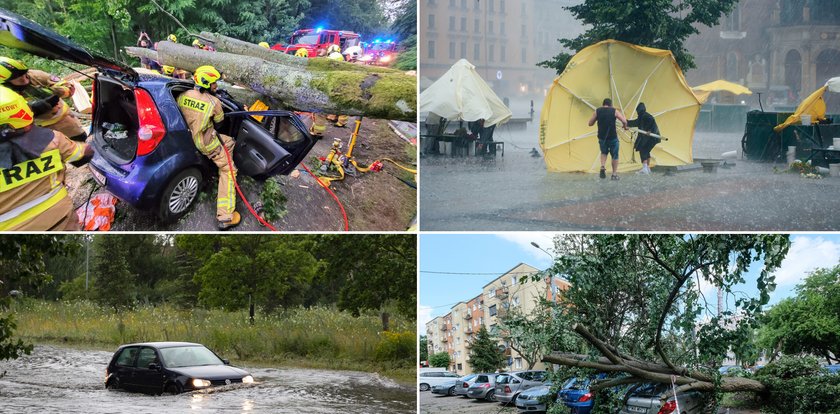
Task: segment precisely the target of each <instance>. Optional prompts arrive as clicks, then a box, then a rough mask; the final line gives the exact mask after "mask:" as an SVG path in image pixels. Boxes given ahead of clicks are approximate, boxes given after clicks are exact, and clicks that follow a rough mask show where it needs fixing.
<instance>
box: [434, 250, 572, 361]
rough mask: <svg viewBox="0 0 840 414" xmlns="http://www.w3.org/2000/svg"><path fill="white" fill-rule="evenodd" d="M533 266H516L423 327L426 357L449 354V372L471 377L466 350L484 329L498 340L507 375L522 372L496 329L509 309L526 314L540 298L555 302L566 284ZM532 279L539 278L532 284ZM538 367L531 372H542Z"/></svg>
mask: <svg viewBox="0 0 840 414" xmlns="http://www.w3.org/2000/svg"><path fill="white" fill-rule="evenodd" d="M541 273H542V272H541V271H540V270H539V269H537V268H535V267H533V266H530V265H527V264H525V263H520V264H518V265H516V266H514V267H513V268H512V269H510V270H509V271H507V272H505V273H504V274H502V275H501V276H499V277H498V278H496V279H494V280H493V281H491V282H490V283H488V284H486V285H484V287H483V288H482V290H481V293H479V294H478V295H477V296H474V297H472V298H471V299H467V300H465V301H461V302H458V303H457V304H455V305H454V306H452V308H451V309H450V312H449V313H448V314H446V315H444V316H439V317H437V318H434V319H432V320H431V321H429V322H428V323H427V324H426V335H427V346H428V351H429V355H431V354H434V353H438V352H447V353H449V359H450V366H449V369H450V370H451V371H453V372H457V373H459V374H462V375H467V374H470V373H472V369H471V368H470V366H469V363H468V360H469V347H470V344H471V343H472V341H474V340H475V336H476V335H477V334H478V331H479V330H481V327H482V326H483V327H485V328H486V329H487V330H488V331H489V332H491V334H493V336H494V337H496V338H498V340H499V348H500V349H503V350H504V353H505V356H506V358H507V368H506V370H508V371H515V370H521V369H526V368H528V367H527V363H526V362H525V361H524V360H523V359H522V357H521V356H520V355H519V354H518V353H517V352H516V351H514V350H512V349H511V348H510V346H509V344H507V343H506V342H505V341H504V339H503V338H501V335H500V332H498V329H497V325H498V323H499V321H500V319H501V318H502V317H504V316H505V315H506V314H507V313H508V312H510V311H511V309H518V310H520V311H521V312H523V313H525V314H527V313H529V312H530V311H532V310H533V309H534V308H535V307H536V304H537V302H538V300H539V299H540V298H544V299H546V300H549V301H558V300H560V298H561V297H562V292H563V291H565V290H566V289H568V288H569V284H568V282H566V281H565V280H563V279H561V278H559V277H556V276H543V275H541ZM535 275H539V276H538V277H537V278H536V280H535V279H534V276H535ZM544 368H545V366H544V365H543V364H542V363H538V364H537V365H536V366H535V369H544Z"/></svg>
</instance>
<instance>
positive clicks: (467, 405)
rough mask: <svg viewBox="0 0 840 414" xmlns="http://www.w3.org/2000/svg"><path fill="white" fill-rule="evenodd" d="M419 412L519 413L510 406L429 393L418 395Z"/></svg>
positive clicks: (424, 392)
mask: <svg viewBox="0 0 840 414" xmlns="http://www.w3.org/2000/svg"><path fill="white" fill-rule="evenodd" d="M420 412H421V413H473V414H478V413H487V414H496V413H502V414H504V413H508V414H513V413H517V412H519V410H517V409H516V407H514V406H512V405H511V406H508V407H505V406H503V405H502V404H500V403H497V402H490V401H484V400H475V399H472V398H467V397H462V396H453V397H450V396H446V395H439V394H432V392H431V391H423V392H421V393H420Z"/></svg>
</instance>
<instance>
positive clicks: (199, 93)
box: [178, 66, 241, 230]
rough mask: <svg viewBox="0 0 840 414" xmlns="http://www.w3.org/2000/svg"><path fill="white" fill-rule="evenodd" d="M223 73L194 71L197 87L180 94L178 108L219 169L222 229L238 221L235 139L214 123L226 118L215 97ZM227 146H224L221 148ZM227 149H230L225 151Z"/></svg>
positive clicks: (207, 68)
mask: <svg viewBox="0 0 840 414" xmlns="http://www.w3.org/2000/svg"><path fill="white" fill-rule="evenodd" d="M221 76H222V75H221V74H220V73H219V71H218V70H216V68H214V67H213V66H201V67H199V68H198V69H196V70H195V73H193V81H195V88H194V89H190V90H188V91H186V92H184V93H182V94H181V95H180V96H179V97H178V107H179V108H180V109H181V113H182V114H183V115H184V119H186V120H187V125H188V126H189V127H190V132H191V134H192V138H193V143H195V146H196V148H198V150H199V151H200V152H201V153H202V154H204V155H205V156H206V157H207V158H210V160H211V161H213V163H214V164H216V167H218V168H219V195H218V196H217V198H216V219H217V220H218V221H219V230H226V229H229V228H231V227H234V226H236V225H238V224H239V221H240V220H241V218H240V216H239V213H238V212H236V189H235V187H234V186H235V183H236V166H235V165H233V147H234V145H235V142H234V141H233V139H232V138H231V137H229V136H227V135H222V134H219V133H218V132H216V129H215V124H218V123H220V122H222V120H223V119H224V117H225V114H224V111H223V110H222V102H221V101H220V100H219V98H217V97H216V96H215V94H216V88H218V84H217V83H216V82H217V81H218V80H219V78H221ZM222 146H224V148H223V147H222ZM225 148H226V149H227V151H225Z"/></svg>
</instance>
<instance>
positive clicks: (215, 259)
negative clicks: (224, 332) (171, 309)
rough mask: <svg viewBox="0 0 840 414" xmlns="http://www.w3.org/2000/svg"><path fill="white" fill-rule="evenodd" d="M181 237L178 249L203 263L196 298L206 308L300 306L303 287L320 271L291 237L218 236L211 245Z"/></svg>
mask: <svg viewBox="0 0 840 414" xmlns="http://www.w3.org/2000/svg"><path fill="white" fill-rule="evenodd" d="M182 237H184V236H177V237H176V240H177V242H178V243H179V246H181V247H182V248H184V249H185V250H186V251H187V252H189V253H191V254H192V255H193V256H194V257H195V258H196V259H198V260H200V261H201V262H202V265H201V267H200V268H199V269H198V270H197V271H196V273H195V276H194V280H195V282H196V284H197V285H199V286H200V289H201V290H200V292H199V300H200V301H201V302H202V303H204V304H206V305H208V306H211V307H222V308H225V309H227V310H238V309H243V308H245V307H246V306H248V304H249V301H254V302H255V303H258V304H260V305H261V306H263V307H264V308H266V309H267V310H268V311H271V310H273V309H275V308H277V307H278V306H283V307H288V306H295V305H298V304H301V303H303V298H304V293H305V287H306V286H307V285H308V284H309V282H310V281H311V280H312V279H313V278H314V276H315V274H316V273H317V272H318V271H319V270H320V264H319V263H318V261H317V260H316V259H315V258H314V257H313V256H312V254H311V253H309V252H308V251H306V249H304V248H303V247H302V246H301V245H300V242H298V241H295V240H294V239H292V238H291V237H274V236H268V235H233V236H222V237H218V238H216V239H211V242H212V243H213V245H212V246H207V245H206V244H191V243H188V242H187V241H186V240H194V239H195V237H188V236H186V237H187V238H182ZM208 247H212V248H213V249H214V250H213V251H210V252H208V251H207V248H208Z"/></svg>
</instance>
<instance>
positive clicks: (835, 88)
mask: <svg viewBox="0 0 840 414" xmlns="http://www.w3.org/2000/svg"><path fill="white" fill-rule="evenodd" d="M825 91H831V92H840V77H837V78H831V79H829V80H828V82H826V83H825V86H823V87H821V88H819V89H817V90H815V91H814V92H813V93H811V94H810V95H808V97H807V98H805V100H803V101H802V103H800V104H799V106H797V107H796V110H795V111H794V112H793V115H791V116H789V117H788V118H787V119H786V120H785V122H783V123H781V124H779V125H776V126H775V127H774V128H773V131H776V132H780V131H781V130H783V129H785V128H787V127H788V126H790V125H793V124H795V123H797V122H800V123H801V122H802V115H809V116H810V117H811V123H814V124H815V123H817V122H819V121H821V120H823V119H825V100H823V95H825Z"/></svg>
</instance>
